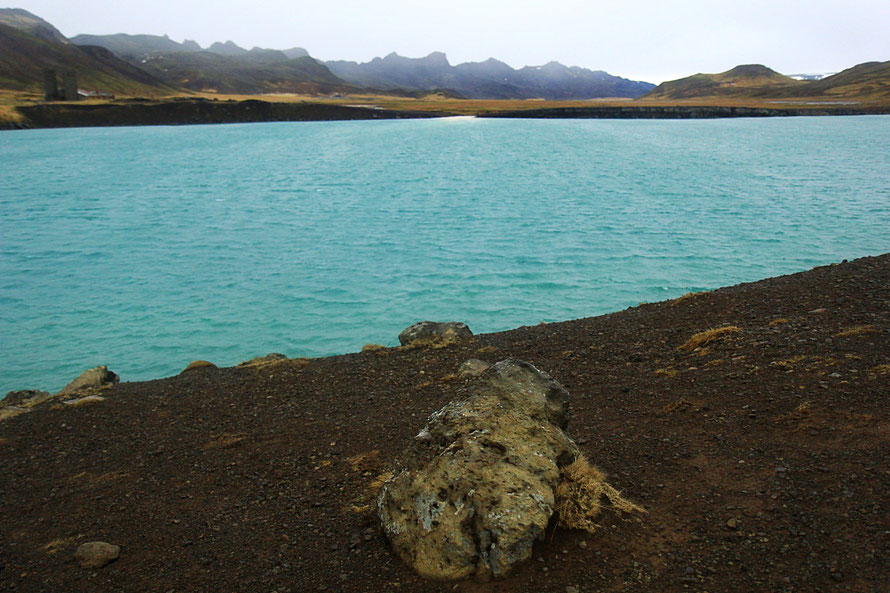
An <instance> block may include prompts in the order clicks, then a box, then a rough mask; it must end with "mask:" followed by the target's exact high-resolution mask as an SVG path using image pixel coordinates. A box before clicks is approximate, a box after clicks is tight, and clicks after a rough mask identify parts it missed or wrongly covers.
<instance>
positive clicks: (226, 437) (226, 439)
mask: <svg viewBox="0 0 890 593" xmlns="http://www.w3.org/2000/svg"><path fill="white" fill-rule="evenodd" d="M246 438H247V435H246V434H244V433H241V434H232V433H229V432H223V433H220V434H218V435H216V436H214V437H213V438H212V439H211V440H210V442H209V443H207V444H206V445H204V446H203V447H201V448H202V449H204V450H205V451H209V450H210V449H231V448H232V447H235V446H237V445H238V444H239V443H240V442H241V441H243V440H244V439H246Z"/></svg>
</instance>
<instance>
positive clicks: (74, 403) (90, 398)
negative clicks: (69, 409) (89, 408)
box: [62, 395, 105, 406]
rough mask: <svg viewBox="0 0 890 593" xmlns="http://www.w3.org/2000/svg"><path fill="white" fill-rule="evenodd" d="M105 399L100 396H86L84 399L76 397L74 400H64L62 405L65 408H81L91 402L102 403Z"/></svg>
mask: <svg viewBox="0 0 890 593" xmlns="http://www.w3.org/2000/svg"><path fill="white" fill-rule="evenodd" d="M103 401H105V398H104V397H102V396H101V395H88V396H86V397H77V398H74V399H66V400H63V401H62V403H63V404H65V405H67V406H82V405H83V404H88V403H92V402H103Z"/></svg>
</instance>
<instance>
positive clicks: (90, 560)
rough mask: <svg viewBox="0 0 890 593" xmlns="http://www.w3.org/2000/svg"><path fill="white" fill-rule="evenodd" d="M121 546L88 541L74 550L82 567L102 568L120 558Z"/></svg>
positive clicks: (75, 557)
mask: <svg viewBox="0 0 890 593" xmlns="http://www.w3.org/2000/svg"><path fill="white" fill-rule="evenodd" d="M120 554H121V548H120V546H116V545H114V544H109V543H105V542H87V543H85V544H81V546H80V547H79V548H77V551H76V552H74V559H75V560H77V562H78V563H79V564H80V566H81V567H82V568H102V567H103V566H107V565H108V564H111V563H112V562H114V561H115V560H117V559H118V558H120Z"/></svg>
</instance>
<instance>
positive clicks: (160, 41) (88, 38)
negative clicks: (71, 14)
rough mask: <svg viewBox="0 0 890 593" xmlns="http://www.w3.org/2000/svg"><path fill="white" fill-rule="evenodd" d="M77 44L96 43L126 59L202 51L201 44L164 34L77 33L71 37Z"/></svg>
mask: <svg viewBox="0 0 890 593" xmlns="http://www.w3.org/2000/svg"><path fill="white" fill-rule="evenodd" d="M71 43H73V44H75V45H95V46H99V47H104V48H105V49H107V50H109V51H111V52H113V53H115V54H117V55H118V56H120V57H121V58H124V59H126V60H138V59H141V58H142V57H143V56H146V55H150V54H158V53H176V52H182V51H201V46H200V45H198V44H197V43H195V42H194V41H190V40H186V41H183V42H182V43H177V42H175V41H173V40H172V39H170V38H169V37H167V36H166V35H164V36H163V37H161V36H158V35H127V34H125V33H119V34H117V35H77V36H75V37H72V38H71Z"/></svg>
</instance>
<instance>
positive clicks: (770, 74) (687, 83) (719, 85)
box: [644, 64, 806, 99]
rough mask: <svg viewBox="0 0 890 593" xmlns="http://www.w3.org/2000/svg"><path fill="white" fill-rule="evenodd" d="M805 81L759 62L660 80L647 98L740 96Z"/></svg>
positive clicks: (791, 85)
mask: <svg viewBox="0 0 890 593" xmlns="http://www.w3.org/2000/svg"><path fill="white" fill-rule="evenodd" d="M801 84H806V83H804V82H802V81H799V80H794V79H793V78H790V77H788V76H784V75H782V74H779V73H778V72H776V71H775V70H771V69H770V68H767V67H766V66H762V65H760V64H747V65H744V66H736V67H735V68H733V69H732V70H727V71H726V72H721V73H720V74H694V75H692V76H688V77H686V78H681V79H679V80H671V81H669V82H663V83H661V84H660V85H658V86H657V87H655V89H654V90H653V91H652V92H650V93H649V94H647V95H645V97H644V98H646V99H692V98H701V97H714V96H725V97H730V96H742V95H745V96H747V95H751V94H752V93H754V92H762V91H764V90H767V89H779V88H792V87H796V86H799V85H801Z"/></svg>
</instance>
